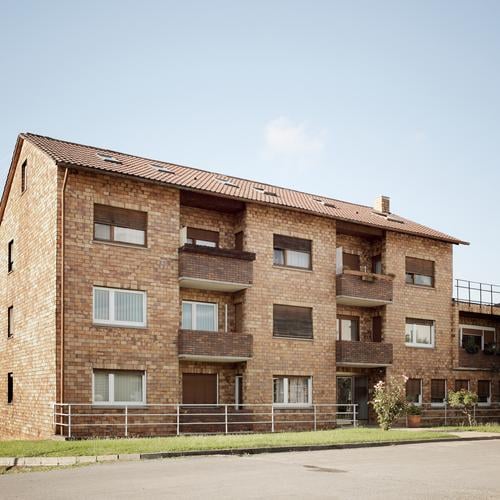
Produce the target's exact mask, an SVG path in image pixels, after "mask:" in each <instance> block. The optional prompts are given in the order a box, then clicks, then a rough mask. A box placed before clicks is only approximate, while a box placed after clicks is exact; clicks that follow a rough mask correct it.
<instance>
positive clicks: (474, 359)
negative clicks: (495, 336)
mask: <svg viewBox="0 0 500 500" xmlns="http://www.w3.org/2000/svg"><path fill="white" fill-rule="evenodd" d="M458 367H459V368H473V369H476V370H499V369H500V351H499V352H497V353H493V354H485V353H484V351H479V352H476V353H474V354H470V353H468V352H467V351H466V350H465V349H464V348H462V347H460V348H459V350H458Z"/></svg>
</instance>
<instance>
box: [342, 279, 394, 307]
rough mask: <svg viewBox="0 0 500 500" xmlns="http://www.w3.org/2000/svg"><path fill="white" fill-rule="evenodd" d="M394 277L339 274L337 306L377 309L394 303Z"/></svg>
mask: <svg viewBox="0 0 500 500" xmlns="http://www.w3.org/2000/svg"><path fill="white" fill-rule="evenodd" d="M392 280H393V278H392V276H388V275H386V274H375V273H365V272H362V271H350V270H344V271H343V272H342V274H337V280H336V281H337V304H345V305H349V306H361V307H377V306H381V305H384V304H390V303H391V302H392Z"/></svg>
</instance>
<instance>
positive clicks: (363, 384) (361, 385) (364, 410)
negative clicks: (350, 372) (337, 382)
mask: <svg viewBox="0 0 500 500" xmlns="http://www.w3.org/2000/svg"><path fill="white" fill-rule="evenodd" d="M354 402H355V403H356V404H357V405H358V408H357V411H358V415H357V418H358V419H359V420H368V378H367V377H356V378H355V379H354Z"/></svg>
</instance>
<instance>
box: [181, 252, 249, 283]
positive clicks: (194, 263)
mask: <svg viewBox="0 0 500 500" xmlns="http://www.w3.org/2000/svg"><path fill="white" fill-rule="evenodd" d="M254 260H255V254H254V253H251V252H243V251H240V250H232V249H231V250H230V249H222V248H212V247H203V246H196V245H184V246H182V247H181V248H179V284H180V286H181V287H182V288H199V289H203V290H216V291H220V292H237V291H239V290H244V289H245V288H249V287H250V286H252V281H253V261H254Z"/></svg>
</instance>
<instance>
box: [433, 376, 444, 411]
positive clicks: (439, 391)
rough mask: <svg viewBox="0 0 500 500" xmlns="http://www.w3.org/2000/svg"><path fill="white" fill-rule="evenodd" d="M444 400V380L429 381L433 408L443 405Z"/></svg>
mask: <svg viewBox="0 0 500 500" xmlns="http://www.w3.org/2000/svg"><path fill="white" fill-rule="evenodd" d="M445 399H446V380H445V379H435V378H434V379H432V380H431V403H432V404H433V405H435V406H438V405H439V406H440V405H443V404H444V402H445Z"/></svg>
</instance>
